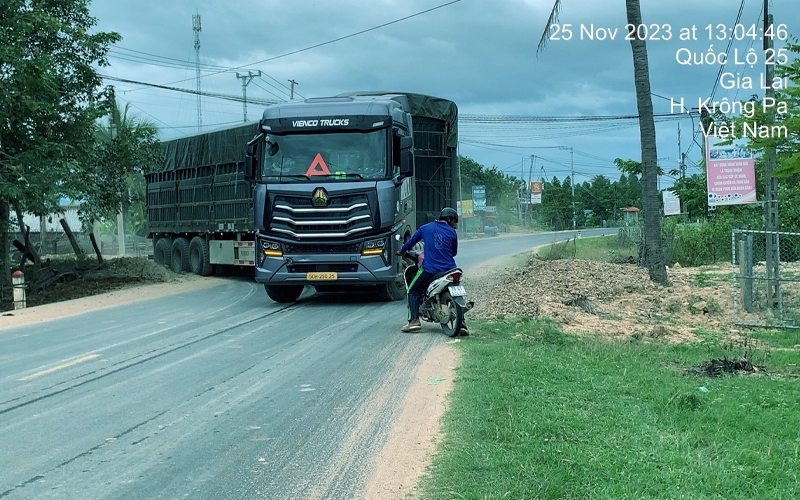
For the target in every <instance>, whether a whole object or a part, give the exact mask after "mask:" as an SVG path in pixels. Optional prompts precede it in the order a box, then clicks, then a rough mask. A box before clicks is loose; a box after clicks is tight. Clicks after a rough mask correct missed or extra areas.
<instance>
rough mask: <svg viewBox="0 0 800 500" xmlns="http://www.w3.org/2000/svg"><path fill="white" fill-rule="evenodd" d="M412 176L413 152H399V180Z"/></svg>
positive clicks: (404, 150)
mask: <svg viewBox="0 0 800 500" xmlns="http://www.w3.org/2000/svg"><path fill="white" fill-rule="evenodd" d="M412 175H414V152H413V151H412V150H411V149H403V150H401V151H400V178H401V179H404V178H406V177H411V176H412Z"/></svg>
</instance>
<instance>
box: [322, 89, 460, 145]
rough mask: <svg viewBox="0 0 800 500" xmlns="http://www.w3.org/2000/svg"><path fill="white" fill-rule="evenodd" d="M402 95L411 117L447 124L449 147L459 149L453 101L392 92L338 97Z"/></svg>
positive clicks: (345, 94)
mask: <svg viewBox="0 0 800 500" xmlns="http://www.w3.org/2000/svg"><path fill="white" fill-rule="evenodd" d="M392 95H402V96H406V98H407V99H408V106H409V108H410V109H409V112H410V113H411V116H424V117H426V118H433V119H435V120H441V121H443V122H446V123H447V131H448V134H447V147H448V148H456V147H458V107H457V106H456V103H454V102H453V101H448V100H447V99H442V98H440V97H433V96H429V95H424V94H412V93H408V92H390V91H359V92H345V93H344V94H339V95H337V96H336V97H347V96H354V97H357V96H365V97H378V96H392Z"/></svg>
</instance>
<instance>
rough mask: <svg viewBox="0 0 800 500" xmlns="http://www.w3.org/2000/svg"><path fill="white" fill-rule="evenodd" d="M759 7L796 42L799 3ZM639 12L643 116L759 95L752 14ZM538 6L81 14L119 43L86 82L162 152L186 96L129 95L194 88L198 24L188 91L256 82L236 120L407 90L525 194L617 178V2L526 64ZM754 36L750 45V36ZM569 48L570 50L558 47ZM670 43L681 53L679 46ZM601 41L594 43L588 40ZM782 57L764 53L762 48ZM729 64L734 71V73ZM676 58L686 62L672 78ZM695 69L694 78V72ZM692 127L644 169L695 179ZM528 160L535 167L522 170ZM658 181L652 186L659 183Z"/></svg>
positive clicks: (672, 129) (437, 4)
mask: <svg viewBox="0 0 800 500" xmlns="http://www.w3.org/2000/svg"><path fill="white" fill-rule="evenodd" d="M768 1H769V4H770V7H769V9H770V13H771V14H773V16H774V19H775V23H776V25H777V24H783V25H785V30H786V32H787V33H788V34H789V35H794V36H797V35H798V34H800V13H798V12H800V10H798V9H797V1H798V0H768ZM641 4H642V5H641V7H642V17H643V21H644V23H645V24H646V25H647V26H646V27H647V30H646V32H645V31H644V30H642V31H640V33H642V34H645V33H646V36H648V37H650V40H649V41H648V43H647V49H648V52H649V59H650V78H651V86H652V92H653V94H654V97H653V104H654V108H655V112H656V113H659V114H668V113H670V112H671V111H673V112H678V111H679V109H680V108H679V107H678V106H675V107H673V108H672V109H671V101H670V99H673V100H674V101H675V102H678V101H680V99H681V98H683V99H684V101H683V102H684V104H685V106H686V107H687V108H697V106H698V99H701V98H702V99H706V98H708V97H711V96H712V95H713V98H714V100H715V101H721V100H722V99H723V98H727V99H729V100H738V99H746V98H747V97H748V96H749V95H751V94H754V93H756V94H763V90H762V89H760V88H759V87H760V83H759V79H760V76H761V74H762V73H763V71H764V70H763V68H764V60H765V57H764V52H763V47H762V42H761V29H760V28H761V26H762V23H763V20H762V7H763V0H744V1H742V0H669V1H667V0H641ZM551 8H552V0H492V1H489V0H455V1H453V0H402V1H400V0H329V1H309V0H294V1H291V2H290V1H288V0H283V1H279V0H260V1H251V2H241V3H240V2H223V1H219V0H216V1H212V0H195V1H188V0H170V1H161V2H156V1H153V0H142V1H140V2H119V1H118V0H93V1H92V3H91V4H90V12H91V14H92V15H93V16H94V17H96V18H97V21H98V26H97V27H98V29H99V30H103V31H116V32H118V33H120V34H121V35H122V37H123V39H122V41H121V42H120V43H119V44H117V45H115V46H114V47H113V48H112V49H111V52H110V55H109V56H110V57H109V61H110V63H111V65H110V66H109V67H105V68H101V70H100V73H101V74H103V75H105V76H108V77H112V78H114V79H124V80H129V81H134V82H141V83H142V84H136V83H126V82H121V81H119V80H112V79H109V80H107V83H109V84H113V85H115V87H116V89H117V95H118V97H119V98H120V99H121V100H122V101H123V102H127V103H130V105H131V109H132V110H133V111H134V112H135V113H136V114H137V115H138V116H140V117H142V118H148V119H150V120H152V121H154V122H155V123H156V125H158V126H159V127H160V128H161V137H162V138H164V139H169V138H174V137H178V136H183V135H191V134H194V133H197V130H198V112H197V97H196V96H195V95H192V94H190V93H184V92H179V91H175V90H166V89H162V88H158V87H154V86H150V85H143V84H156V85H161V86H166V87H174V88H182V89H190V90H196V89H197V80H196V65H195V61H196V52H195V48H194V45H195V33H194V30H193V19H192V16H194V15H198V14H199V16H200V19H201V27H202V31H201V32H200V33H199V39H200V51H199V61H200V73H201V79H200V89H201V91H202V92H203V93H208V94H213V95H216V96H234V97H241V95H242V82H243V80H242V79H239V78H237V72H238V73H239V75H244V74H247V73H248V72H252V73H257V72H258V71H260V72H261V76H258V77H255V78H253V79H252V81H251V82H250V83H249V84H248V86H247V96H248V98H252V99H254V100H258V101H259V102H257V103H249V104H248V106H247V118H248V120H257V119H258V118H259V117H260V115H261V112H262V111H263V107H264V104H263V103H264V101H266V100H273V101H277V100H288V99H289V97H290V96H289V93H290V86H291V84H290V83H289V80H294V81H295V82H297V84H296V86H295V87H294V92H295V94H294V97H295V98H307V97H319V96H328V95H334V94H338V93H341V92H348V91H354V90H392V91H409V92H419V93H425V94H431V95H435V96H439V97H444V98H448V99H451V100H453V101H455V102H456V104H457V105H458V107H459V112H460V114H461V116H462V117H463V118H464V119H463V120H462V121H461V122H460V130H459V132H460V145H459V147H460V152H461V154H463V155H466V156H469V157H471V158H473V159H475V160H477V161H478V162H480V163H482V164H484V165H486V166H497V167H498V168H500V169H501V170H503V171H504V172H506V173H509V174H512V175H516V176H521V175H523V174H524V176H525V177H526V178H527V177H528V175H529V173H531V172H532V177H533V178H534V180H535V179H536V178H538V177H539V176H540V175H542V174H544V175H546V176H547V177H552V176H557V177H558V178H559V179H563V178H564V177H565V176H567V175H569V174H570V170H571V169H574V171H575V177H576V179H577V181H578V182H582V181H585V180H588V179H590V178H591V177H592V176H594V175H597V174H603V175H606V176H608V177H610V178H611V179H612V180H615V179H616V178H618V177H619V172H618V171H617V170H616V169H615V168H614V166H613V159H614V158H617V157H620V158H633V159H637V160H638V159H640V151H639V135H638V125H637V123H636V122H635V121H632V120H608V119H598V118H596V117H620V116H628V115H635V114H636V98H635V90H634V85H633V63H632V56H631V48H630V42H628V41H625V40H624V38H625V36H626V35H627V34H628V31H627V29H626V23H627V21H626V15H625V2H624V0H563V6H562V10H561V12H560V15H559V18H558V21H559V24H560V25H561V28H560V29H558V31H557V32H556V31H554V32H552V33H553V39H551V40H550V41H549V42H548V44H547V46H546V48H545V49H544V50H543V51H542V52H540V53H538V54H537V45H538V43H539V40H540V37H541V36H542V32H543V29H544V26H545V23H546V21H547V18H548V16H549V15H550V11H551ZM740 12H741V14H740ZM737 19H738V23H739V24H740V25H742V26H741V27H740V28H739V29H738V31H737V33H738V35H739V36H738V38H740V40H735V39H734V40H732V43H731V44H730V47H729V42H728V41H727V40H719V39H718V37H720V31H719V30H720V27H719V25H724V27H728V28H733V27H734V26H735V25H736V23H737ZM709 25H711V26H712V28H711V32H710V33H709V29H708V28H707V27H708V26H709ZM753 25H755V31H752V30H750V27H751V26H753ZM693 27H694V28H695V29H694V31H693V32H692V31H690V30H691V29H692V28H693ZM748 32H749V33H748ZM570 34H571V39H569V40H565V39H564V38H567V37H569V35H570ZM592 34H593V35H594V39H593V40H592V39H590V36H592ZM682 34H683V35H684V38H691V39H686V40H681V35H682ZM779 34H781V35H782V34H783V33H779ZM603 35H605V39H604V40H601V39H599V38H601V37H602V36H603ZM612 37H613V39H612ZM753 37H755V40H753ZM556 38H560V39H556ZM734 38H737V37H734ZM782 45H783V44H782V42H781V41H779V40H778V41H776V47H781V46H782ZM710 46H711V47H710ZM709 48H711V50H712V52H714V53H717V54H719V53H725V52H726V51H727V52H728V62H727V64H726V65H725V67H724V68H723V72H726V73H730V74H731V75H732V76H733V77H735V76H738V77H740V78H743V77H750V78H752V80H753V88H752V89H747V88H743V87H746V83H744V84H740V85H739V87H740V88H731V89H725V88H723V83H724V86H731V85H729V84H728V83H727V80H729V79H730V77H729V78H728V79H723V81H720V80H719V79H718V75H719V73H720V70H721V68H720V65H719V64H706V63H705V60H706V59H707V58H706V57H705V56H706V55H707V53H708V51H709ZM750 48H753V49H755V51H756V52H757V54H755V55H757V59H758V61H757V63H756V64H755V65H753V66H751V65H749V64H747V60H746V57H745V56H746V54H747V51H748V50H749V49H750ZM737 51H738V54H739V61H735V60H734V56H735V54H736V53H737ZM751 57H752V56H751ZM678 58H681V59H684V63H685V62H686V61H685V59H687V58H688V59H689V60H690V62H691V63H690V64H681V63H679V62H678ZM694 58H700V60H703V61H704V62H703V64H694V62H693V59H694ZM751 61H752V59H751ZM738 62H741V63H742V64H737V63H738ZM200 110H201V115H202V126H203V130H212V129H218V128H221V127H224V126H228V125H233V124H236V123H240V122H242V121H243V119H244V116H243V115H244V110H243V106H242V103H240V102H235V101H231V100H226V99H221V98H218V97H212V96H210V95H209V96H203V97H202V98H201V105H200ZM498 117H499V119H498ZM548 117H558V118H559V119H558V121H554V120H550V119H548ZM489 118H492V120H491V121H489V122H488V123H487V119H489ZM577 118H580V119H577ZM697 126H698V123H697V121H696V120H695V121H694V122H693V121H692V119H691V118H690V117H689V116H688V115H686V114H684V116H683V118H681V117H664V118H662V119H660V121H659V122H658V123H657V132H658V156H659V160H660V163H661V165H662V166H663V167H664V168H665V169H666V170H669V169H672V168H676V167H677V166H678V161H679V158H680V154H679V152H683V153H687V158H688V160H689V161H688V162H687V163H688V170H687V172H688V173H689V174H691V173H694V172H698V171H699V169H698V168H697V167H696V166H695V164H694V163H696V162H699V160H700V158H699V155H700V148H699V147H698V145H697V144H694V143H693V138H694V136H695V134H693V132H694V131H695V130H696V128H697ZM679 127H680V130H681V147H680V150H679V147H678V128H679ZM697 140H698V141H699V140H701V138H700V136H697ZM559 147H561V148H559ZM562 148H572V151H573V156H572V163H571V162H570V161H571V156H570V152H569V150H568V149H562ZM531 155H535V159H534V164H533V168H531V163H530V162H531ZM693 162H694V163H693ZM661 182H662V187H664V186H665V185H668V184H669V183H670V180H669V179H668V178H664V179H662V181H661Z"/></svg>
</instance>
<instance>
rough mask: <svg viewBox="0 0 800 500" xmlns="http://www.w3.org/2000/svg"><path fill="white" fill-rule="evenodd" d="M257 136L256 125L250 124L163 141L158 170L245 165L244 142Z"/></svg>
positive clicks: (256, 123)
mask: <svg viewBox="0 0 800 500" xmlns="http://www.w3.org/2000/svg"><path fill="white" fill-rule="evenodd" d="M257 133H258V122H252V123H246V124H242V125H240V126H238V127H231V128H227V129H225V130H217V131H214V132H204V133H202V134H196V135H192V136H189V137H183V138H180V139H173V140H171V141H165V142H163V143H162V144H163V146H164V163H163V165H161V170H160V171H162V172H165V171H172V170H180V169H184V168H195V167H201V166H210V165H221V164H225V163H239V162H244V156H245V153H246V151H247V143H248V142H250V140H251V139H252V138H253V137H255V136H256V134H257Z"/></svg>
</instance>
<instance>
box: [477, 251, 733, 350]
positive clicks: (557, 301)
mask: <svg viewBox="0 0 800 500" xmlns="http://www.w3.org/2000/svg"><path fill="white" fill-rule="evenodd" d="M723 267H724V266H720V269H719V280H714V281H713V282H712V283H708V284H705V286H702V287H700V286H695V285H693V284H692V276H693V273H695V274H696V273H697V270H694V271H691V270H687V269H683V268H676V269H669V270H668V272H669V279H670V282H671V286H668V287H664V286H661V285H658V284H656V283H654V282H652V281H650V279H649V276H648V273H647V270H646V269H644V268H641V267H638V266H636V265H635V264H612V263H605V262H595V261H587V260H580V259H563V260H551V261H547V260H539V259H535V258H534V259H531V260H529V261H528V263H527V265H524V266H522V267H520V268H515V269H510V270H506V271H504V272H502V273H500V274H498V275H495V276H472V277H469V276H467V277H465V284H466V285H467V286H468V291H469V293H470V296H471V297H474V298H475V307H474V308H473V310H472V311H471V312H470V315H472V316H475V317H481V318H488V319H493V318H497V317H510V316H522V317H527V318H538V317H549V318H552V319H553V320H555V321H557V322H558V323H560V325H561V327H562V328H563V329H564V330H565V331H568V332H572V333H586V332H594V333H599V334H601V335H607V336H612V337H617V336H632V337H635V338H641V337H670V338H673V339H675V340H687V339H689V338H695V337H696V333H697V331H698V330H699V329H706V330H712V331H720V330H725V329H728V330H730V331H732V332H734V333H735V330H731V326H732V325H731V317H732V295H731V294H732V291H731V284H730V280H729V278H728V276H727V275H726V274H725V271H724V270H723Z"/></svg>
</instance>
